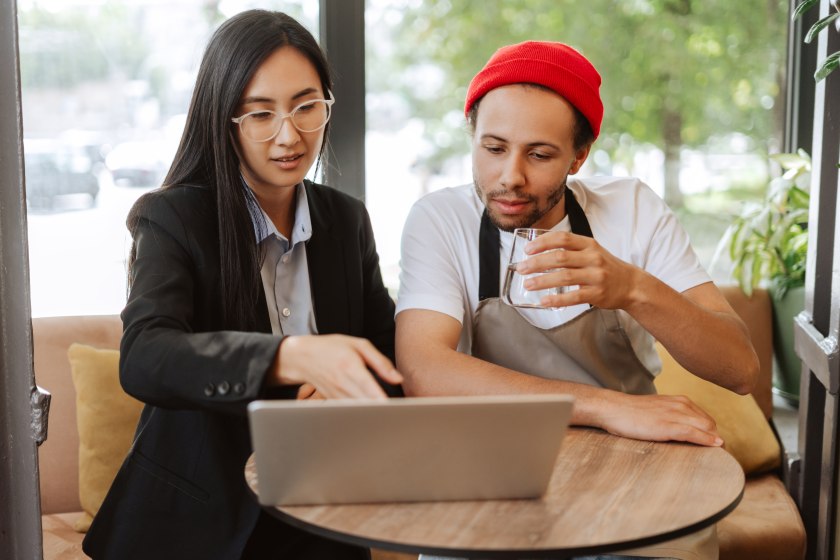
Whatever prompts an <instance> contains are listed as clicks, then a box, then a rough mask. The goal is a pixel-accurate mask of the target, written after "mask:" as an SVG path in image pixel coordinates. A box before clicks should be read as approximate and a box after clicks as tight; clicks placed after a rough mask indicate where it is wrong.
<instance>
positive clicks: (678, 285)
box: [639, 188, 711, 292]
mask: <svg viewBox="0 0 840 560" xmlns="http://www.w3.org/2000/svg"><path fill="white" fill-rule="evenodd" d="M639 198H640V200H639V208H642V209H645V210H643V213H642V214H641V216H640V219H644V218H647V219H648V220H651V221H650V222H649V224H650V226H649V227H650V228H651V231H650V232H649V238H650V241H649V244H648V247H647V251H646V253H647V262H646V263H645V266H644V269H645V271H647V272H649V273H650V274H652V275H653V276H655V277H657V278H658V279H660V280H661V281H662V282H664V283H665V284H667V285H668V286H670V287H671V288H673V289H674V290H676V291H678V292H684V291H686V290H688V289H690V288H693V287H695V286H699V285H700V284H704V283H706V282H710V281H711V277H710V276H709V274H708V273H707V272H706V270H705V269H704V268H703V265H701V264H700V259H698V258H697V254H696V253H695V252H694V249H693V248H692V247H691V242H690V240H689V237H688V234H687V233H686V231H685V230H684V229H683V227H682V225H681V224H680V222H679V220H678V219H677V216H676V215H675V214H674V213H673V212H672V211H671V209H670V208H668V206H667V205H666V204H665V202H664V201H663V200H662V199H661V198H659V196H658V195H657V194H656V193H654V192H653V191H652V190H650V189H649V188H644V189H642V190H641V191H640V192H639Z"/></svg>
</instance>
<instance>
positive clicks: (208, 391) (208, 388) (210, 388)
mask: <svg viewBox="0 0 840 560" xmlns="http://www.w3.org/2000/svg"><path fill="white" fill-rule="evenodd" d="M204 394H205V395H206V396H208V397H212V396H213V395H214V394H216V386H215V385H213V384H212V383H208V384H207V385H205V386H204Z"/></svg>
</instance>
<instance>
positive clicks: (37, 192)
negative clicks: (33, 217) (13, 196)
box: [23, 139, 99, 209]
mask: <svg viewBox="0 0 840 560" xmlns="http://www.w3.org/2000/svg"><path fill="white" fill-rule="evenodd" d="M23 150H24V180H25V182H26V202H27V205H28V206H29V207H30V208H43V209H51V208H52V207H53V205H54V203H55V198H56V197H58V196H63V195H70V194H87V195H89V196H90V199H91V206H93V205H95V204H96V197H97V196H98V195H99V179H98V178H97V177H96V173H95V171H94V161H93V160H92V159H91V157H90V154H89V153H88V151H87V150H85V149H83V148H82V147H76V146H70V145H67V144H63V143H61V142H57V141H55V140H41V139H38V140H33V139H25V140H24V148H23Z"/></svg>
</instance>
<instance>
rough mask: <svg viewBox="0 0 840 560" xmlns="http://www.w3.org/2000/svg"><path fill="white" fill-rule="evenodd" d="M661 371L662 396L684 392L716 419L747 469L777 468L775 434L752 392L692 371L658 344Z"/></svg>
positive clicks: (731, 450) (778, 452) (778, 454)
mask: <svg viewBox="0 0 840 560" xmlns="http://www.w3.org/2000/svg"><path fill="white" fill-rule="evenodd" d="M656 349H657V351H658V352H659V357H660V358H662V373H660V374H659V375H658V376H657V377H656V381H655V382H654V384H655V385H656V390H657V392H658V393H660V394H662V395H685V396H687V397H689V398H690V399H691V400H692V401H694V402H695V403H697V405H698V406H699V407H700V408H702V409H703V410H705V411H706V412H707V413H709V415H710V416H711V417H712V418H714V419H715V422H717V428H718V432H719V433H720V436H721V437H722V438H723V441H724V449H726V450H727V451H729V453H731V454H732V456H733V457H735V459H736V460H737V461H738V462H739V463H740V464H741V467H742V468H743V469H744V472H745V473H747V474H750V473H759V472H765V471H768V470H771V469H774V468H776V467H778V466H779V464H780V461H781V450H780V448H779V442H778V440H776V435H775V434H774V433H773V430H772V428H770V424H768V423H767V419H766V418H765V417H764V414H763V413H762V412H761V409H760V408H759V407H758V404H757V403H756V401H755V399H754V398H753V396H752V395H738V394H736V393H733V392H732V391H729V390H727V389H724V388H723V387H719V386H718V385H715V384H714V383H710V382H708V381H706V380H704V379H700V378H699V377H697V376H696V375H693V374H691V373H689V372H688V371H687V370H686V369H685V368H683V367H682V366H681V365H680V364H678V363H677V361H676V360H675V359H674V358H673V357H672V356H671V355H670V354H669V353H668V351H667V350H665V348H664V347H663V346H662V345H661V344H659V343H657V345H656Z"/></svg>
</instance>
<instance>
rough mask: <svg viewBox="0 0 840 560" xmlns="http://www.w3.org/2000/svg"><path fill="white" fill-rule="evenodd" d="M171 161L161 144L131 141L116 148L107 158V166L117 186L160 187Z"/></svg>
mask: <svg viewBox="0 0 840 560" xmlns="http://www.w3.org/2000/svg"><path fill="white" fill-rule="evenodd" d="M170 161H171V156H170V157H167V155H166V154H165V153H164V150H163V148H162V147H161V145H160V144H159V143H155V142H147V141H131V142H123V143H121V144H117V145H116V146H114V148H113V149H112V150H111V151H110V152H108V155H107V156H106V157H105V166H106V167H107V168H108V170H109V171H110V172H111V177H113V179H114V184H115V185H120V186H127V187H159V186H160V184H161V183H162V182H163V178H164V176H165V175H166V171H167V169H168V168H169V163H170Z"/></svg>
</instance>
